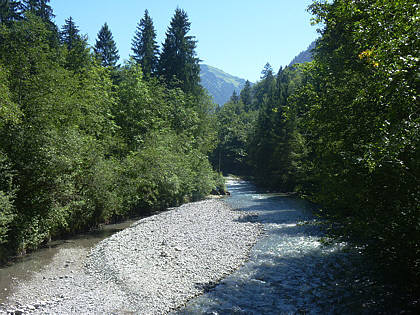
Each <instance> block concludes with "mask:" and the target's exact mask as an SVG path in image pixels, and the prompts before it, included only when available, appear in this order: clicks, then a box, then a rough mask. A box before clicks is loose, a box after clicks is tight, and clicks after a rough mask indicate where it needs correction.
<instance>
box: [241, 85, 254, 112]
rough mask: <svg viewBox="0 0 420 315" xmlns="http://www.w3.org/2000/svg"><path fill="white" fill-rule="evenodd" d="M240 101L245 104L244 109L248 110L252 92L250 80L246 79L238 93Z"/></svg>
mask: <svg viewBox="0 0 420 315" xmlns="http://www.w3.org/2000/svg"><path fill="white" fill-rule="evenodd" d="M240 97H241V101H242V103H244V105H245V109H246V110H249V108H250V106H251V104H252V93H251V82H249V81H248V80H246V82H245V86H244V88H243V89H242V91H241V94H240Z"/></svg>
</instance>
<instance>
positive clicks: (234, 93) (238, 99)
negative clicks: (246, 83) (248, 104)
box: [230, 90, 240, 103]
mask: <svg viewBox="0 0 420 315" xmlns="http://www.w3.org/2000/svg"><path fill="white" fill-rule="evenodd" d="M230 101H231V102H233V103H238V102H239V101H240V98H239V96H238V93H236V90H233V93H232V96H231V97H230Z"/></svg>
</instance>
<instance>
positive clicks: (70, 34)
mask: <svg viewBox="0 0 420 315" xmlns="http://www.w3.org/2000/svg"><path fill="white" fill-rule="evenodd" d="M64 23H65V24H64V25H63V27H62V28H61V33H60V38H61V43H62V44H64V45H66V47H67V49H68V50H71V49H73V48H74V46H75V45H76V42H77V41H79V40H81V37H80V35H79V29H78V28H77V26H76V24H75V23H74V21H73V18H72V17H71V16H70V17H69V18H68V19H66V20H65V21H64Z"/></svg>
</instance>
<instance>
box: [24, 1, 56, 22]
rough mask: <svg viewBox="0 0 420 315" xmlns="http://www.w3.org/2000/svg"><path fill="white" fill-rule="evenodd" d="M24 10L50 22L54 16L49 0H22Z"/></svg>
mask: <svg viewBox="0 0 420 315" xmlns="http://www.w3.org/2000/svg"><path fill="white" fill-rule="evenodd" d="M22 2H23V3H22V7H23V10H24V11H29V12H32V13H34V14H35V15H37V16H39V17H40V18H41V19H42V20H44V21H45V22H50V23H53V22H52V19H53V18H54V17H55V15H54V13H53V9H52V8H51V6H50V5H49V4H48V3H49V2H50V0H24V1H22Z"/></svg>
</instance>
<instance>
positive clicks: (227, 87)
mask: <svg viewBox="0 0 420 315" xmlns="http://www.w3.org/2000/svg"><path fill="white" fill-rule="evenodd" d="M200 67H201V73H200V77H201V85H202V86H203V87H204V88H205V89H207V91H208V92H209V94H210V95H211V96H213V98H214V101H215V102H216V103H217V104H219V105H223V104H225V103H226V102H227V101H228V100H229V98H230V96H231V95H232V93H233V91H236V93H238V94H239V92H240V91H241V90H242V88H243V86H244V84H245V81H246V80H244V79H241V78H238V77H235V76H233V75H230V74H228V73H226V72H224V71H222V70H220V69H217V68H215V67H211V66H208V65H205V64H201V65H200Z"/></svg>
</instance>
